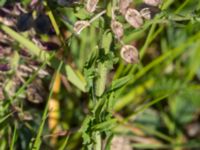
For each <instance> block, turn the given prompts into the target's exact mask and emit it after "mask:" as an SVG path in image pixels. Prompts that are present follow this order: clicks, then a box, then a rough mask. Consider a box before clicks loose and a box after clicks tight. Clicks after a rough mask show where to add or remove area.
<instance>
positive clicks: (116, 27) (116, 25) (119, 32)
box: [111, 20, 124, 39]
mask: <svg viewBox="0 0 200 150" xmlns="http://www.w3.org/2000/svg"><path fill="white" fill-rule="evenodd" d="M111 29H112V31H113V33H114V34H115V36H116V37H117V38H118V39H121V38H122V36H123V35H124V29H123V25H122V24H121V23H120V22H118V21H116V20H112V22H111Z"/></svg>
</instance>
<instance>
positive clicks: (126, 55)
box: [120, 45, 139, 64]
mask: <svg viewBox="0 0 200 150" xmlns="http://www.w3.org/2000/svg"><path fill="white" fill-rule="evenodd" d="M120 55H121V57H122V59H123V60H125V61H126V62H127V63H130V64H136V63H138V62H139V53H138V50H137V48H136V47H134V46H132V45H124V46H123V47H122V48H121V52H120Z"/></svg>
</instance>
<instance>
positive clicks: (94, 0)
mask: <svg viewBox="0 0 200 150" xmlns="http://www.w3.org/2000/svg"><path fill="white" fill-rule="evenodd" d="M98 2H99V0H87V3H86V10H87V11H88V12H90V13H92V12H94V11H95V10H96V7H97V4H98Z"/></svg>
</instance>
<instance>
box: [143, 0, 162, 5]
mask: <svg viewBox="0 0 200 150" xmlns="http://www.w3.org/2000/svg"><path fill="white" fill-rule="evenodd" d="M161 2H162V0H144V3H146V4H148V5H151V6H158V5H160V4H161Z"/></svg>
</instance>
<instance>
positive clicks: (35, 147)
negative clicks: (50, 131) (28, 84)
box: [32, 62, 63, 150]
mask: <svg viewBox="0 0 200 150" xmlns="http://www.w3.org/2000/svg"><path fill="white" fill-rule="evenodd" d="M62 65H63V62H61V63H60V65H59V67H58V69H57V73H59V72H60V70H61V68H62ZM54 80H55V79H53V81H52V83H53V82H54ZM51 85H53V84H51ZM52 94H53V88H52V87H51V90H50V93H49V97H48V100H47V104H46V106H45V109H44V112H43V115H42V122H41V124H40V127H39V130H38V133H37V136H36V139H35V141H34V143H33V146H32V149H33V150H39V149H40V146H41V143H42V140H41V136H42V132H43V129H44V125H45V121H46V118H47V115H48V114H47V113H48V106H49V100H50V99H51V96H52Z"/></svg>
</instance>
